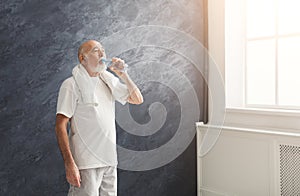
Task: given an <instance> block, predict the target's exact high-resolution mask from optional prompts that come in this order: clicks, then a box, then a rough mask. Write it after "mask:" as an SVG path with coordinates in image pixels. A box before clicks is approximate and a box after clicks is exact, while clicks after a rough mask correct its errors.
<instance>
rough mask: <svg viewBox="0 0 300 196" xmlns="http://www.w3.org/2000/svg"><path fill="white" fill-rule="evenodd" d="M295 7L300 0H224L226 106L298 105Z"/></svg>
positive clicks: (299, 36) (299, 47)
mask: <svg viewBox="0 0 300 196" xmlns="http://www.w3.org/2000/svg"><path fill="white" fill-rule="evenodd" d="M299 10H300V1H299V0H226V8H225V40H226V41H225V47H226V49H225V67H226V76H225V77H226V81H225V82H226V93H227V95H226V98H227V100H226V104H227V106H228V107H250V108H280V109H297V110H298V109H300V25H299V21H300V11H299Z"/></svg>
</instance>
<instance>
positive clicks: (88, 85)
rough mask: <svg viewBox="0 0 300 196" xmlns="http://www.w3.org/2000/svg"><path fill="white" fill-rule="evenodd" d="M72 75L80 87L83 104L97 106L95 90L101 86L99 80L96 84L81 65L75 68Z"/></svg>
mask: <svg viewBox="0 0 300 196" xmlns="http://www.w3.org/2000/svg"><path fill="white" fill-rule="evenodd" d="M72 75H73V77H74V79H75V82H76V84H77V85H78V87H79V90H80V93H81V96H82V101H83V103H85V104H96V103H97V99H96V97H95V89H96V86H97V85H98V84H99V80H97V81H98V82H95V81H94V80H93V78H92V77H91V76H90V75H89V74H88V72H87V71H86V69H85V68H84V66H83V65H81V64H78V65H77V66H75V67H74V68H73V70H72ZM97 78H99V77H97Z"/></svg>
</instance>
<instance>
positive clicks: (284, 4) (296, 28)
mask: <svg viewBox="0 0 300 196" xmlns="http://www.w3.org/2000/svg"><path fill="white" fill-rule="evenodd" d="M299 10H300V1H299V0H279V4H278V12H279V13H278V30H279V34H280V35H282V34H290V33H300V25H299V20H300V11H299Z"/></svg>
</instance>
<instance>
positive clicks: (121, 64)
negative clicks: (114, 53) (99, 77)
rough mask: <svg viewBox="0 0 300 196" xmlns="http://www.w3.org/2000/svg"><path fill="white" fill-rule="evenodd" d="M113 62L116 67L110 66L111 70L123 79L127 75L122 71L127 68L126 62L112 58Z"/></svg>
mask: <svg viewBox="0 0 300 196" xmlns="http://www.w3.org/2000/svg"><path fill="white" fill-rule="evenodd" d="M111 60H112V62H113V63H114V64H115V65H113V66H110V67H109V69H110V70H111V71H113V72H114V73H115V74H116V75H117V76H118V77H120V78H121V77H122V76H123V75H124V74H125V73H124V72H122V71H120V70H122V69H124V68H125V62H124V60H122V59H120V58H115V57H114V58H112V59H111Z"/></svg>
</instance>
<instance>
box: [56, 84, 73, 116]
mask: <svg viewBox="0 0 300 196" xmlns="http://www.w3.org/2000/svg"><path fill="white" fill-rule="evenodd" d="M76 104H77V96H76V92H75V89H74V88H72V87H71V84H70V81H64V82H63V84H62V85H61V87H60V89H59V93H58V99H57V108H56V114H63V115H65V116H67V117H68V118H71V117H72V116H73V114H74V112H75V109H76Z"/></svg>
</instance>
